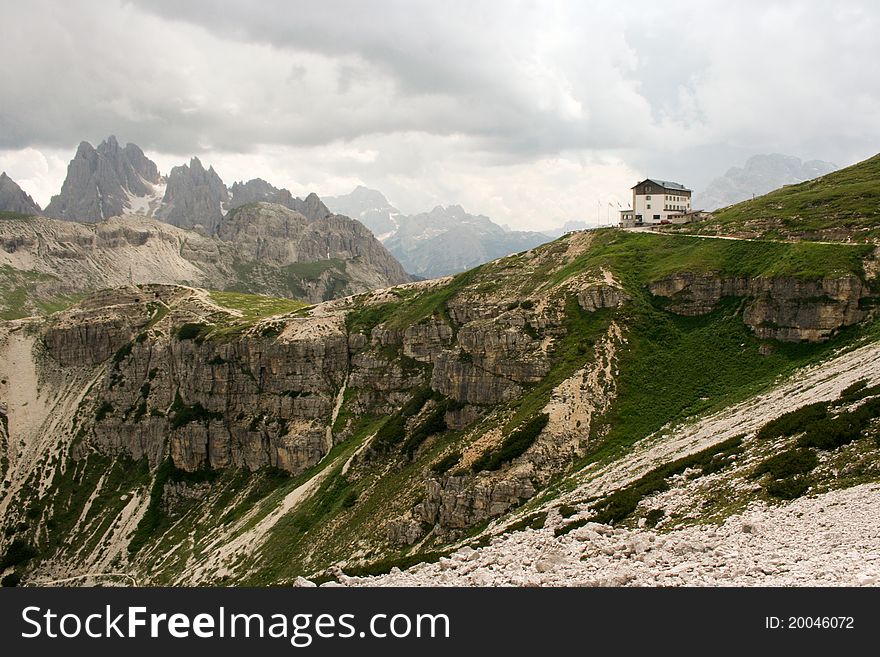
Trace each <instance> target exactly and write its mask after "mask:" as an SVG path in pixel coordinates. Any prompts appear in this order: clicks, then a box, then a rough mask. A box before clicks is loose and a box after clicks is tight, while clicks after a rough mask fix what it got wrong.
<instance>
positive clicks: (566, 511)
mask: <svg viewBox="0 0 880 657" xmlns="http://www.w3.org/2000/svg"><path fill="white" fill-rule="evenodd" d="M577 512H578V510H577V509H576V508H575V507H573V506H572V505H571V504H563V505H561V506H560V507H559V515H560V516H562V517H563V518H571V517H572V516H573V515H575V514H576V513H577Z"/></svg>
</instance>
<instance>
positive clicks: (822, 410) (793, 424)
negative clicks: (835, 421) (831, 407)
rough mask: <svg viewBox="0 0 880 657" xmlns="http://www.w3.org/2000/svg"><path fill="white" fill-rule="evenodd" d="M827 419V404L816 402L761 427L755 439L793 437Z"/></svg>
mask: <svg viewBox="0 0 880 657" xmlns="http://www.w3.org/2000/svg"><path fill="white" fill-rule="evenodd" d="M826 417H828V403H827V402H816V403H815V404H807V405H806V406H802V407H801V408H799V409H797V410H795V411H790V412H788V413H785V414H783V415H780V416H779V417H778V418H776V419H775V420H770V422H768V423H767V424H765V425H764V426H763V427H761V429H760V431H758V435H757V437H758V438H760V439H767V440H769V439H772V438H781V437H782V436H793V435H795V434H798V433H802V432H804V431H806V430H807V429H808V428H809V427H810V426H811V425H812V424H813V423H814V422H818V421H819V420H824V419H825V418H826Z"/></svg>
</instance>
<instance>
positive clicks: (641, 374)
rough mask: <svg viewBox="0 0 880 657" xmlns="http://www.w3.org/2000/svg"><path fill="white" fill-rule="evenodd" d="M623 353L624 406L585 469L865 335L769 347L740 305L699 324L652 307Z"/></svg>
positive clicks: (638, 319) (620, 401) (598, 431)
mask: <svg viewBox="0 0 880 657" xmlns="http://www.w3.org/2000/svg"><path fill="white" fill-rule="evenodd" d="M628 323H629V326H630V328H629V331H628V333H627V336H626V337H627V341H628V342H627V344H626V345H625V346H624V347H623V348H622V349H621V351H620V354H619V357H620V374H619V376H618V378H617V388H618V389H617V399H616V401H615V403H614V404H613V406H612V409H611V411H610V412H609V413H608V414H607V415H606V416H605V417H604V418H602V420H601V421H600V422H597V423H596V424H595V425H594V431H593V435H594V436H602V439H601V440H597V441H595V443H594V444H595V446H594V447H593V448H592V449H591V450H590V452H589V453H588V455H587V457H586V458H585V459H583V460H582V461H581V465H585V464H587V463H592V462H595V461H597V460H606V459H609V458H617V457H619V456H622V455H624V454H626V453H627V451H628V450H629V448H630V447H631V446H632V445H633V444H634V443H635V442H636V441H638V440H640V439H641V438H643V437H646V436H648V435H650V434H652V433H653V432H655V431H657V430H658V429H660V428H661V427H662V426H664V425H665V424H667V423H674V422H680V421H685V420H687V419H688V418H692V417H695V416H698V415H702V414H705V413H708V412H711V411H713V410H718V409H720V408H723V407H724V406H727V405H729V404H732V403H736V402H738V401H740V400H742V399H746V398H747V397H749V396H751V395H753V394H756V393H757V392H759V391H760V390H762V389H764V388H766V387H767V386H769V385H771V384H772V383H773V381H774V380H775V379H776V378H777V377H779V376H781V375H787V374H790V373H791V372H793V371H794V370H795V369H796V368H797V367H800V366H802V365H806V364H808V363H810V362H815V361H817V360H820V359H821V358H823V357H826V356H828V355H830V354H831V353H832V352H833V351H834V350H835V349H836V348H838V347H840V346H842V345H845V344H847V343H848V342H849V341H850V340H852V339H853V337H854V335H857V334H859V333H860V332H861V329H860V328H854V329H852V330H848V331H843V332H842V333H841V334H840V335H838V336H836V337H835V338H832V339H831V340H830V341H829V342H827V343H824V344H806V343H805V344H792V343H777V344H776V345H775V347H776V349H775V351H774V352H773V353H772V354H769V355H762V354H761V353H760V351H759V349H760V347H761V344H762V341H761V340H759V339H758V338H756V337H755V336H754V335H752V333H751V331H749V329H748V328H747V327H746V326H745V325H744V324H743V321H742V317H741V315H740V311H739V305H738V303H737V302H736V300H727V301H726V302H724V303H722V304H721V307H720V308H719V309H718V310H716V311H715V312H713V313H709V314H708V315H703V316H700V317H682V316H678V315H673V314H671V313H667V312H665V311H663V310H661V309H660V308H658V307H655V306H652V305H650V304H644V305H642V306H641V308H634V309H633V315H632V316H631V317H630V319H629V321H628Z"/></svg>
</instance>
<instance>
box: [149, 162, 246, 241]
mask: <svg viewBox="0 0 880 657" xmlns="http://www.w3.org/2000/svg"><path fill="white" fill-rule="evenodd" d="M228 202H229V192H228V191H227V189H226V185H224V184H223V181H222V180H220V176H218V175H217V172H216V171H214V167H208V169H205V167H204V166H202V162H201V160H199V158H197V157H194V158H192V159H191V160H190V162H189V165H186V164H182V165H180V166H177V167H174V168H173V169H171V173H170V174H169V175H168V186H167V187H166V189H165V196H164V197H163V199H162V208H161V209H160V210H159V212H158V213H157V216H158V217H159V218H160V219H162V220H163V221H167V222H168V223H170V224H172V225H174V226H178V227H180V228H195V227H196V226H199V227H201V229H202V230H204V232H205V233H206V234H208V235H213V234H214V233H215V232H216V231H217V227H218V226H219V225H220V221H221V220H222V219H223V213H224V212H225V210H226V204H227V203H228Z"/></svg>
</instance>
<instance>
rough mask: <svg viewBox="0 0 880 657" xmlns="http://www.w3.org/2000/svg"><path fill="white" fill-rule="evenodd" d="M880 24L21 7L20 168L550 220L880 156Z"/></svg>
mask: <svg viewBox="0 0 880 657" xmlns="http://www.w3.org/2000/svg"><path fill="white" fill-rule="evenodd" d="M878 33H880V4H878V3H877V2H876V1H875V0H867V1H865V2H848V1H845V0H841V1H836V2H818V1H816V2H810V1H807V0H802V1H800V2H768V1H766V0H764V1H761V2H752V3H749V2H743V1H738V2H733V3H732V2H706V1H700V2H676V1H675V0H667V1H666V2H662V3H656V2H626V3H621V2H587V1H577V0H573V1H571V2H552V1H550V0H541V1H531V2H516V1H512V0H497V1H494V2H493V1H489V0H486V1H480V0H468V1H463V2H459V1H455V0H444V1H443V2H437V0H431V1H427V2H421V1H418V0H405V1H399V2H395V1H391V0H386V1H382V2H380V1H378V0H377V1H376V2H356V1H355V0H348V1H337V0H321V1H320V2H318V1H314V2H295V1H292V0H264V1H262V2H260V1H253V0H252V1H247V2H246V1H235V0H186V1H181V0H129V1H125V2H119V1H114V0H104V1H101V2H98V1H95V0H78V1H77V2H69V1H65V0H57V1H51V0H29V1H28V2H14V1H12V0H3V21H2V23H0V55H2V57H3V62H4V64H3V66H2V67H0V88H2V89H3V95H2V99H0V169H2V170H5V171H7V172H8V173H9V175H10V176H11V177H13V178H14V179H15V180H17V181H18V182H19V183H20V184H21V185H22V187H24V188H25V190H26V191H28V192H29V193H30V194H32V195H33V196H34V197H35V199H36V200H37V201H38V202H39V203H40V204H41V205H45V204H46V203H47V202H48V200H49V197H50V196H51V195H52V194H54V193H57V191H58V189H59V188H60V186H61V181H62V180H63V177H64V173H65V169H66V166H67V162H68V161H69V159H70V158H71V157H72V155H73V152H74V150H75V148H76V145H77V144H78V143H79V142H80V141H82V140H87V141H90V142H92V143H93V144H97V143H98V142H100V141H101V140H102V139H104V138H105V137H106V136H107V135H110V134H115V135H116V136H117V137H118V138H119V140H120V142H122V143H125V142H129V141H130V142H134V143H136V144H138V145H140V146H141V147H142V148H143V149H144V150H145V151H146V152H147V154H148V155H149V156H150V157H151V158H152V159H154V160H155V161H156V162H157V163H158V164H159V167H160V170H162V171H163V172H167V171H168V170H170V168H171V167H172V166H173V165H175V164H179V163H180V162H182V161H184V160H186V159H188V158H189V157H190V156H192V155H198V156H199V157H200V158H201V159H202V161H203V162H204V163H206V164H212V165H213V166H214V168H215V169H216V170H217V171H218V173H219V174H220V175H221V177H222V178H223V179H224V180H225V181H226V182H227V184H231V183H232V182H233V181H235V180H241V179H249V178H253V177H262V178H265V179H267V180H269V181H270V182H272V183H273V184H275V185H278V186H283V187H288V188H290V189H291V190H292V191H293V192H294V193H296V194H300V195H302V194H305V193H307V192H309V191H316V192H317V193H318V194H319V195H334V194H340V193H346V192H348V191H351V189H352V188H353V187H354V186H355V185H357V184H364V185H366V186H369V187H373V188H376V189H380V190H382V191H383V192H384V193H385V194H386V196H388V197H389V198H390V199H391V201H392V202H393V203H395V204H396V205H397V206H398V207H400V208H401V209H402V210H404V211H405V212H416V211H423V210H427V209H429V208H430V207H432V206H434V205H436V204H438V203H441V204H448V203H460V204H462V205H463V206H464V207H465V208H466V209H467V210H469V211H471V212H480V213H484V214H487V215H489V216H491V217H492V218H493V219H495V220H497V221H499V222H500V223H507V224H509V225H511V226H512V227H516V228H543V227H549V226H552V225H557V224H560V223H562V222H563V221H565V220H569V219H590V218H592V217H595V215H596V204H597V201H599V202H601V203H602V204H603V207H605V204H607V202H608V201H612V202H615V203H616V202H617V201H618V200H619V201H625V199H626V198H627V193H628V189H629V187H630V186H631V185H632V184H633V183H634V182H636V181H637V180H638V179H639V178H642V177H645V176H647V175H650V176H654V177H659V178H668V179H673V180H678V181H680V182H683V183H685V184H686V185H688V186H690V187H692V188H694V189H697V190H699V189H701V188H702V187H703V186H705V184H706V183H707V182H708V181H709V180H710V179H711V178H713V177H715V176H717V175H720V174H722V173H723V172H724V171H725V170H726V169H727V168H728V167H730V166H736V165H741V164H742V163H743V162H744V161H745V159H746V158H747V157H748V156H750V155H753V154H756V153H770V152H781V153H786V154H789V155H795V156H798V157H801V158H804V159H823V160H829V161H832V162H835V163H837V164H838V165H841V166H843V165H847V164H851V163H853V162H856V161H858V160H860V159H864V158H865V157H868V156H870V155H872V154H874V153H876V152H877V151H880V120H878V117H880V39H878V38H877V34H878ZM603 215H604V212H603Z"/></svg>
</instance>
